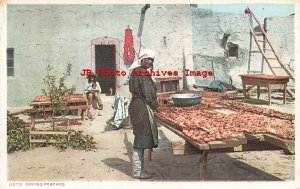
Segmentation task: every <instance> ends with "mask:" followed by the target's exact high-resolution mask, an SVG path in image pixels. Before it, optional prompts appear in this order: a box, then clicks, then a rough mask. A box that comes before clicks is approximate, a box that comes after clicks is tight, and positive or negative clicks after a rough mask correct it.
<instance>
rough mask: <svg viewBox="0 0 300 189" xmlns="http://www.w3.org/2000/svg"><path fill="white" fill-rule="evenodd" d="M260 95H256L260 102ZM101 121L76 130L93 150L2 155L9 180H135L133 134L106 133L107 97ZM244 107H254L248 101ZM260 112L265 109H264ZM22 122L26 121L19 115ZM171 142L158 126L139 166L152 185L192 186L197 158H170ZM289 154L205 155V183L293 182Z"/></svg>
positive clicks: (172, 137)
mask: <svg viewBox="0 0 300 189" xmlns="http://www.w3.org/2000/svg"><path fill="white" fill-rule="evenodd" d="M265 98H266V95H265V94H263V95H262V99H263V100H264V99H265ZM102 99H103V102H104V110H103V111H101V112H102V114H103V115H102V116H97V117H96V118H95V119H94V120H93V121H89V120H88V121H85V122H84V124H83V125H81V126H76V127H75V128H76V129H80V130H82V131H84V133H85V134H89V135H91V136H93V137H94V139H95V141H96V142H97V148H98V149H97V150H94V151H89V152H87V151H79V150H73V149H67V150H66V151H64V152H59V151H58V150H57V149H55V148H54V147H52V146H50V147H41V148H36V149H33V150H29V151H24V152H22V151H19V152H15V153H10V154H8V180H9V181H111V180H113V181H116V180H120V181H121V180H122V181H124V180H126V181H127V180H128V181H130V180H135V179H133V178H132V177H131V172H132V169H131V155H132V142H133V134H132V130H131V129H130V128H126V129H119V130H112V129H111V128H110V127H109V126H108V125H107V124H106V121H107V120H108V119H109V118H111V116H112V112H113V110H112V108H111V105H112V102H113V97H112V96H104V95H103V96H102ZM272 101H274V104H272V106H271V108H273V109H278V110H281V111H285V112H291V113H294V102H293V101H290V100H288V102H287V104H286V105H282V101H281V100H280V99H278V100H277V99H274V100H272ZM247 102H248V103H254V104H256V103H257V100H254V99H251V100H248V101H247ZM262 106H263V107H267V108H270V107H269V106H267V105H262ZM21 117H22V118H24V119H25V120H27V121H28V117H27V116H24V115H22V116H21ZM171 141H183V140H182V139H181V138H179V137H178V136H177V135H175V134H173V133H172V132H171V131H169V130H167V129H166V128H164V127H159V148H157V149H155V150H154V152H153V153H152V161H149V160H148V157H147V153H145V154H146V155H145V164H146V167H147V168H148V169H151V170H153V171H155V172H156V175H155V176H154V177H153V178H152V179H151V180H152V181H198V180H199V175H200V172H199V169H200V165H199V162H200V154H199V155H185V156H174V155H173V154H172V149H171V143H170V142H171ZM294 164H295V156H294V155H285V154H284V153H283V151H258V152H235V153H218V154H209V155H208V180H210V181H256V180H260V181H262V180H263V181H269V180H271V181H275V180H294V179H295V175H294V172H295V170H294Z"/></svg>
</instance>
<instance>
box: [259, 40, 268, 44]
mask: <svg viewBox="0 0 300 189" xmlns="http://www.w3.org/2000/svg"><path fill="white" fill-rule="evenodd" d="M257 41H258V42H264V43H269V42H268V41H267V40H257Z"/></svg>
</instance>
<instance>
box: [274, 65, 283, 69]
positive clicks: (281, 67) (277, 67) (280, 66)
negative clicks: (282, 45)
mask: <svg viewBox="0 0 300 189" xmlns="http://www.w3.org/2000/svg"><path fill="white" fill-rule="evenodd" d="M271 68H277V69H278V68H282V67H281V66H273V67H271Z"/></svg>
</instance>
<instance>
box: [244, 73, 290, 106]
mask: <svg viewBox="0 0 300 189" xmlns="http://www.w3.org/2000/svg"><path fill="white" fill-rule="evenodd" d="M240 76H241V78H242V83H243V93H244V98H246V85H255V86H257V99H259V97H260V87H267V88H268V99H269V105H271V91H272V89H283V104H285V103H286V88H287V83H288V82H289V79H290V77H289V76H275V75H266V74H243V75H240Z"/></svg>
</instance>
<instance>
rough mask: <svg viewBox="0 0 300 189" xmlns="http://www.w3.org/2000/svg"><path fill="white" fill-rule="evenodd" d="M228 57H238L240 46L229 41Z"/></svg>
mask: <svg viewBox="0 0 300 189" xmlns="http://www.w3.org/2000/svg"><path fill="white" fill-rule="evenodd" d="M227 45H228V57H229V58H231V57H232V58H238V55H239V51H238V49H239V46H238V45H237V44H233V43H228V44H227Z"/></svg>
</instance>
